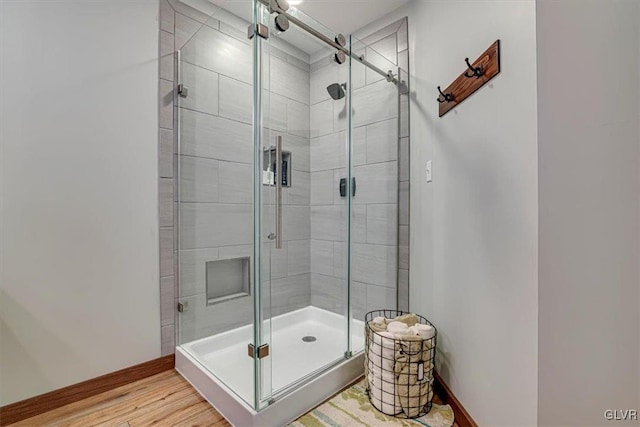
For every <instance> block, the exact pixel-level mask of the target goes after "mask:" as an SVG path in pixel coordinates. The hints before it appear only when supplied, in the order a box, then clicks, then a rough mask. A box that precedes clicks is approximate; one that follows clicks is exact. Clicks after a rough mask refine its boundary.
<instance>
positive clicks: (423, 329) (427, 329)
mask: <svg viewBox="0 0 640 427" xmlns="http://www.w3.org/2000/svg"><path fill="white" fill-rule="evenodd" d="M411 329H413V330H414V331H415V332H416V334H417V335H420V337H421V338H422V339H425V340H428V339H431V338H433V337H434V336H435V335H436V330H435V328H434V327H433V326H431V325H422V324H420V323H417V324H415V325H414V326H412V327H411Z"/></svg>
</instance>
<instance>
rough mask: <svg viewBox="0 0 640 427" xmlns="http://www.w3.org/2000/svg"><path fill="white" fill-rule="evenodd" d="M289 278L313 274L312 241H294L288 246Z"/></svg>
mask: <svg viewBox="0 0 640 427" xmlns="http://www.w3.org/2000/svg"><path fill="white" fill-rule="evenodd" d="M287 249H288V252H287V253H288V261H287V262H288V268H287V275H288V276H297V275H300V274H308V273H310V272H311V240H294V241H291V242H289V243H288V244H287Z"/></svg>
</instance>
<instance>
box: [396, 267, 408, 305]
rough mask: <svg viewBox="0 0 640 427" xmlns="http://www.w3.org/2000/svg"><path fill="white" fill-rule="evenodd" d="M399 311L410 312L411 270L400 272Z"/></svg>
mask: <svg viewBox="0 0 640 427" xmlns="http://www.w3.org/2000/svg"><path fill="white" fill-rule="evenodd" d="M398 310H402V311H409V270H403V269H399V270H398Z"/></svg>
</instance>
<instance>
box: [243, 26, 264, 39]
mask: <svg viewBox="0 0 640 427" xmlns="http://www.w3.org/2000/svg"><path fill="white" fill-rule="evenodd" d="M256 34H257V35H258V36H260V37H262V38H263V39H268V38H269V27H267V26H266V25H264V24H257V25H255V24H250V25H249V28H248V29H247V37H248V38H249V40H251V39H252V38H254V37H255V35H256Z"/></svg>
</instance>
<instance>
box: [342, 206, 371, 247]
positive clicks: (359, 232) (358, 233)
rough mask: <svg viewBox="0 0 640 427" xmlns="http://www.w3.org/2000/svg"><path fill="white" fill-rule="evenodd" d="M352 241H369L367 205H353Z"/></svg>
mask: <svg viewBox="0 0 640 427" xmlns="http://www.w3.org/2000/svg"><path fill="white" fill-rule="evenodd" d="M345 227H346V226H345ZM351 241H352V242H354V243H366V241H367V206H366V205H351Z"/></svg>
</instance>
